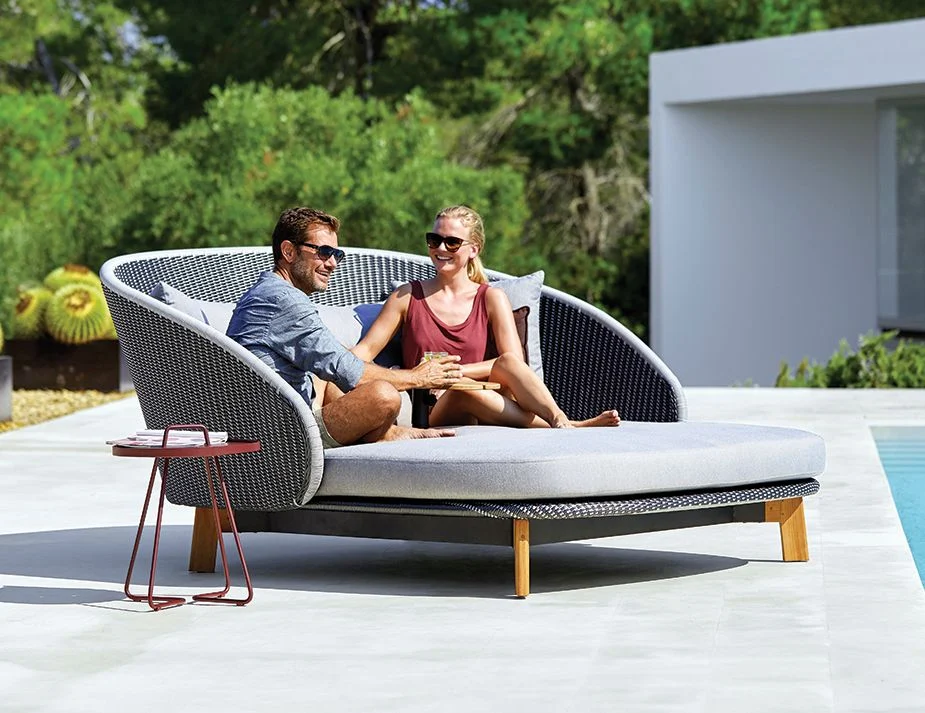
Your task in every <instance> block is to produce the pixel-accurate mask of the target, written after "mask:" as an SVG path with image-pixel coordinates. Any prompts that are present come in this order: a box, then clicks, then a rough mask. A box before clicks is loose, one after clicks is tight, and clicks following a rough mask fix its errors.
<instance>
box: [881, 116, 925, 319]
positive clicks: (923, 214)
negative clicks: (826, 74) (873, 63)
mask: <svg viewBox="0 0 925 713" xmlns="http://www.w3.org/2000/svg"><path fill="white" fill-rule="evenodd" d="M879 124H880V126H879V158H878V160H879V183H880V199H879V233H880V235H879V246H878V247H879V249H878V276H877V277H878V279H877V285H878V316H879V325H880V327H882V328H884V329H900V330H902V331H907V332H922V333H925V104H896V105H886V106H881V107H880V110H879Z"/></svg>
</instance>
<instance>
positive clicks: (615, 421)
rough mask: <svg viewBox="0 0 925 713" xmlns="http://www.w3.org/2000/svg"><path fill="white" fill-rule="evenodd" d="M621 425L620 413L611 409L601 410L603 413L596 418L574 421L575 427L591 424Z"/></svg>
mask: <svg viewBox="0 0 925 713" xmlns="http://www.w3.org/2000/svg"><path fill="white" fill-rule="evenodd" d="M619 425H620V414H619V413H617V412H616V410H614V409H611V410H610V411H601V413H600V414H599V415H597V416H595V417H594V418H589V419H587V420H585V421H572V426H574V427H575V428H588V427H589V426H619Z"/></svg>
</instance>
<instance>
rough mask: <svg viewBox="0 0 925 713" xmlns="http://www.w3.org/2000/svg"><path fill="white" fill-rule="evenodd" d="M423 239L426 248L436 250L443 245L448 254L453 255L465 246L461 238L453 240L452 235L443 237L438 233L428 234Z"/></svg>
mask: <svg viewBox="0 0 925 713" xmlns="http://www.w3.org/2000/svg"><path fill="white" fill-rule="evenodd" d="M424 237H425V239H426V240H427V247H429V248H430V249H431V250H436V249H437V248H439V247H440V244H441V243H443V245H444V246H445V247H446V249H447V250H448V251H449V252H451V253H455V252H456V251H457V250H459V249H460V248H461V247H462V246H463V245H465V244H466V241H465V240H463V239H462V238H454V237H453V236H452V235H447V236H443V235H440V233H428V234H427V235H426V236H424Z"/></svg>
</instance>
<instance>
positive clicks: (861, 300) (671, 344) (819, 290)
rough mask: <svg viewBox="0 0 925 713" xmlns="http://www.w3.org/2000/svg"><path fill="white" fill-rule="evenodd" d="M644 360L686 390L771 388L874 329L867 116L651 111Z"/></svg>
mask: <svg viewBox="0 0 925 713" xmlns="http://www.w3.org/2000/svg"><path fill="white" fill-rule="evenodd" d="M652 132H653V133H652V191H653V201H654V202H653V227H652V304H651V334H652V340H651V341H652V346H653V347H654V348H655V350H656V351H657V352H658V353H659V355H660V356H661V357H662V358H663V359H664V360H665V362H666V363H667V365H668V366H669V368H671V369H672V370H673V371H674V372H675V373H676V374H677V375H678V377H679V378H680V380H681V383H683V384H685V385H687V386H723V385H730V384H733V383H736V382H743V381H745V380H747V379H752V380H754V381H755V382H757V383H758V384H761V385H763V386H768V385H771V384H772V383H773V379H774V377H775V375H776V373H777V369H778V365H779V362H780V360H781V359H786V360H788V361H789V362H790V363H791V366H794V365H795V363H796V362H797V361H799V360H800V359H801V358H802V357H804V356H809V357H811V358H814V359H816V360H818V361H823V360H825V359H827V358H828V357H829V356H830V355H831V353H832V351H833V350H834V349H835V347H836V346H837V344H838V341H839V339H841V338H847V339H848V340H849V341H850V342H851V343H852V345H856V342H857V337H858V335H860V334H862V333H865V332H867V331H869V330H872V329H874V328H875V327H876V325H877V274H876V273H877V117H876V108H875V105H874V104H873V102H867V103H864V104H810V105H805V104H787V103H780V102H777V103H767V104H757V103H711V104H706V105H684V106H679V105H674V106H670V105H669V106H665V105H661V106H657V107H653V116H652Z"/></svg>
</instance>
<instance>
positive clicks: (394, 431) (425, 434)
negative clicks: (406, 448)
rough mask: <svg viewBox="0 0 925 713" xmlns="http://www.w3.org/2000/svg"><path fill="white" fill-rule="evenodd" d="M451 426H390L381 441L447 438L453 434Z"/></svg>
mask: <svg viewBox="0 0 925 713" xmlns="http://www.w3.org/2000/svg"><path fill="white" fill-rule="evenodd" d="M455 435H456V431H454V430H453V429H452V428H406V427H404V426H392V428H390V429H389V430H388V431H386V433H385V435H384V436H383V437H382V440H383V441H408V440H411V439H415V438H448V437H450V436H455Z"/></svg>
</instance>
